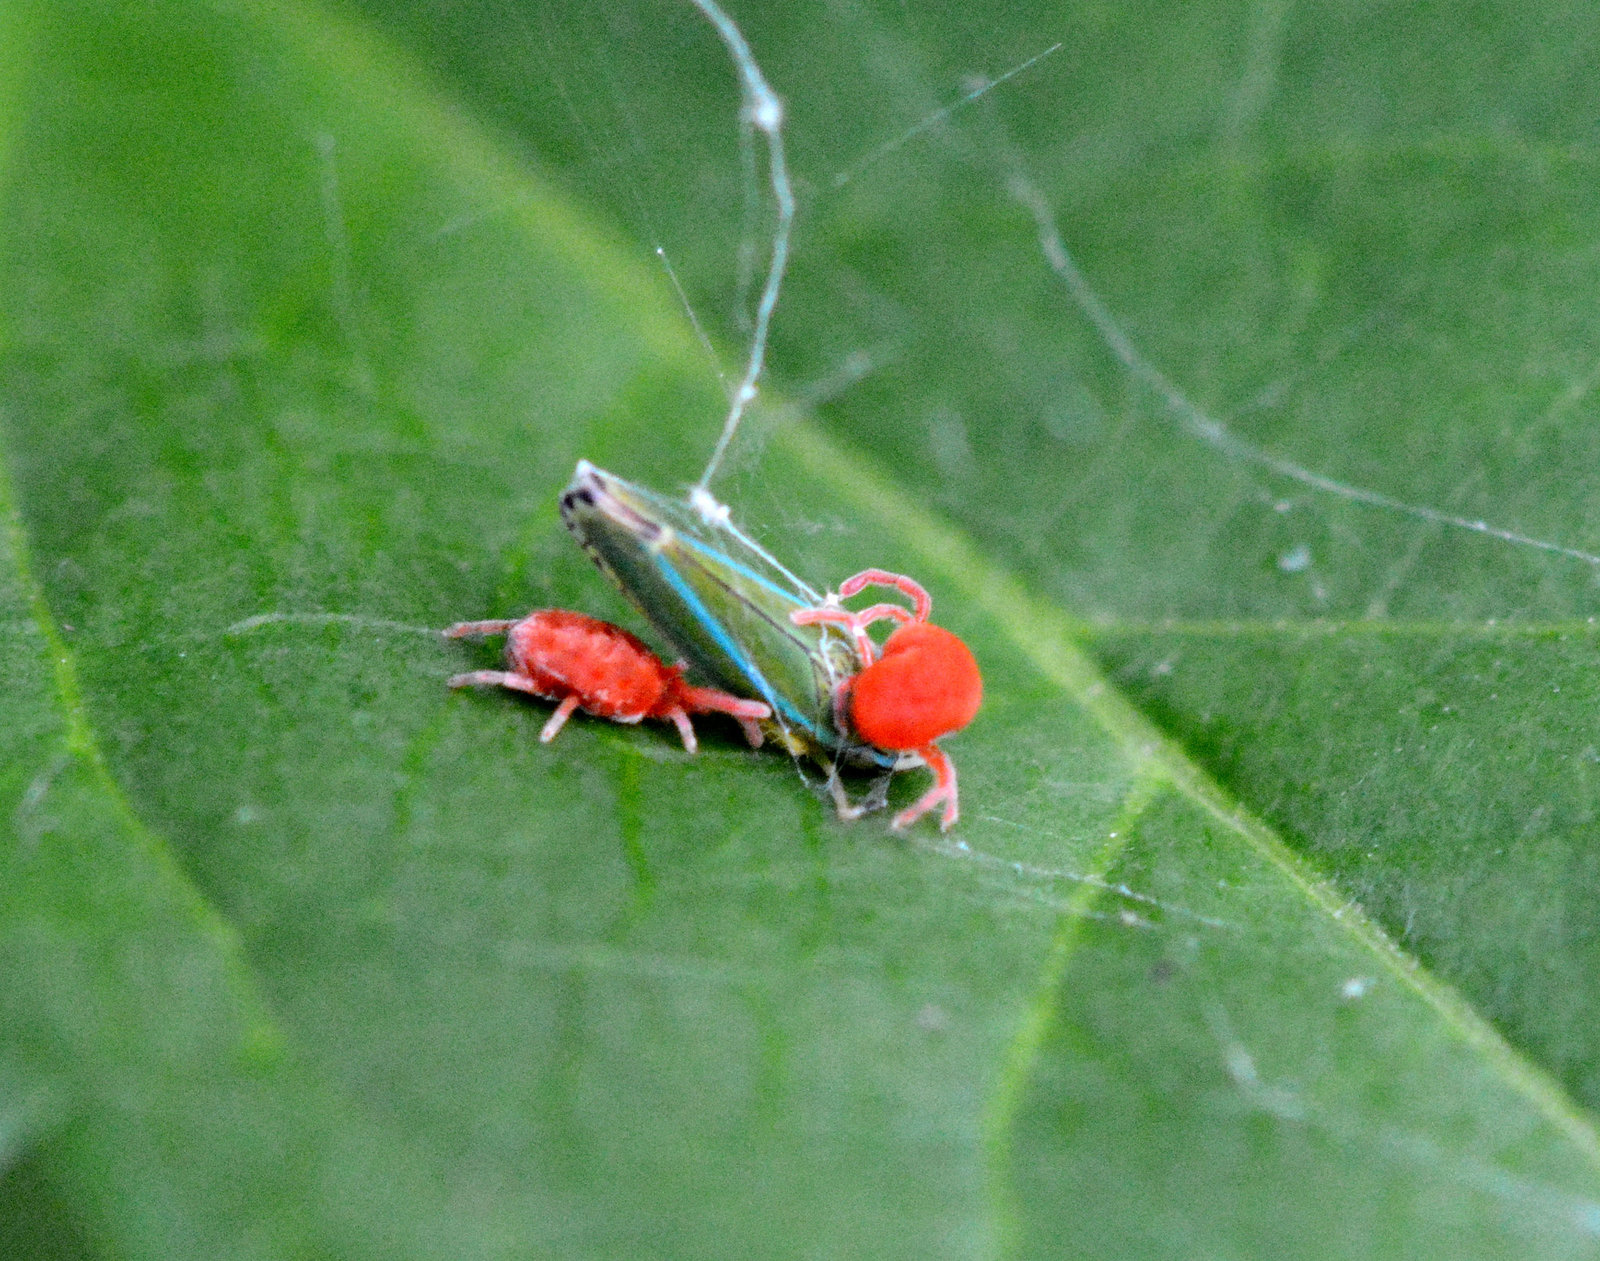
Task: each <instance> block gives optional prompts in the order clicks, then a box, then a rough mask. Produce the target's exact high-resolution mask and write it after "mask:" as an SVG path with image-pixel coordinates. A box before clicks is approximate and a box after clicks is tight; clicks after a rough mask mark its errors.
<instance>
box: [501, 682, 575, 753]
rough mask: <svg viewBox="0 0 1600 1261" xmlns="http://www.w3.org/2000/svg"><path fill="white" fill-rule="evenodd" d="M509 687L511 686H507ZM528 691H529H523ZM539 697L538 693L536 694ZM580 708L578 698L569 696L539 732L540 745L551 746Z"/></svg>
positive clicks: (557, 707)
mask: <svg viewBox="0 0 1600 1261" xmlns="http://www.w3.org/2000/svg"><path fill="white" fill-rule="evenodd" d="M507 686H509V684H508V685H507ZM522 690H524V691H526V690H527V689H526V688H524V689H522ZM535 695H538V693H535ZM577 708H578V698H577V697H576V696H569V697H567V699H566V700H564V701H562V702H561V704H559V705H557V706H556V712H555V713H553V714H551V715H550V721H549V722H547V723H545V725H544V726H543V728H541V729H540V731H539V743H540V744H549V743H550V741H552V740H554V739H555V738H556V736H557V735H559V734H560V732H561V728H563V727H565V726H566V725H567V719H569V718H571V717H572V711H573V710H575V709H577Z"/></svg>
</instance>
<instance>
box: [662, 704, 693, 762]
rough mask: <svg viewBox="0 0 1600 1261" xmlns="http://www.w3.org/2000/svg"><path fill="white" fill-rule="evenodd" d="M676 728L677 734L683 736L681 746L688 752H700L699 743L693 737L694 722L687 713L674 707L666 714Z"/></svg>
mask: <svg viewBox="0 0 1600 1261" xmlns="http://www.w3.org/2000/svg"><path fill="white" fill-rule="evenodd" d="M667 717H668V718H670V719H672V721H673V723H674V724H675V725H676V726H677V728H678V734H679V735H680V736H682V737H683V747H684V748H685V749H687V750H688V751H689V752H690V753H698V752H700V743H699V741H697V740H696V739H695V738H694V724H693V723H692V722H690V721H689V715H688V714H686V713H684V712H683V710H681V709H674V710H672V711H671V712H670V713H668V714H667Z"/></svg>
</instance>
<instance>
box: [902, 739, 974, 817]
mask: <svg viewBox="0 0 1600 1261" xmlns="http://www.w3.org/2000/svg"><path fill="white" fill-rule="evenodd" d="M917 756H918V757H920V758H921V759H922V760H923V761H924V762H926V763H927V764H928V769H929V770H930V771H932V772H933V787H932V788H930V789H928V791H927V792H925V793H923V794H922V796H921V797H919V798H918V799H917V800H916V801H914V802H912V803H911V804H910V805H909V806H907V807H906V808H905V809H904V810H902V811H901V812H900V813H899V814H897V815H895V816H894V822H892V823H891V824H890V825H889V826H890V827H892V828H894V829H895V830H896V831H898V830H899V829H901V828H906V827H910V826H911V825H912V824H913V823H915V822H916V821H917V820H918V819H920V818H921V817H922V816H923V815H925V814H927V813H928V811H930V810H932V809H933V808H934V807H935V806H936V805H938V804H939V803H940V802H941V801H942V802H944V816H943V817H942V818H941V819H940V820H939V830H940V831H941V832H948V831H949V830H950V829H951V828H953V827H954V826H955V824H956V819H957V818H958V817H960V813H961V812H960V809H959V807H958V806H957V804H956V768H955V766H954V764H952V763H951V761H950V759H949V758H948V757H946V756H945V754H944V750H943V749H941V748H940V747H939V746H938V745H936V744H926V745H923V747H922V748H920V749H918V750H917Z"/></svg>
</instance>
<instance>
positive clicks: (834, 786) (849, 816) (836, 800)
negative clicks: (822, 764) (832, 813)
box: [828, 766, 872, 823]
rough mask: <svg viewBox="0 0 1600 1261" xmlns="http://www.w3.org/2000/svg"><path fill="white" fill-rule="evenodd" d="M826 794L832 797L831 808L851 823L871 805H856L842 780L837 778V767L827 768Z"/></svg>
mask: <svg viewBox="0 0 1600 1261" xmlns="http://www.w3.org/2000/svg"><path fill="white" fill-rule="evenodd" d="M828 795H829V796H830V797H832V798H833V808H834V809H835V810H837V811H838V812H839V817H840V818H841V819H843V820H844V821H845V822H846V823H853V822H855V821H856V820H857V819H859V818H860V817H861V816H862V815H864V814H866V812H867V811H868V810H870V809H871V808H872V807H871V806H868V805H863V806H858V805H856V804H855V803H854V802H853V801H851V800H850V794H849V793H847V792H845V790H844V782H843V781H842V780H841V779H840V778H839V768H838V767H837V766H830V767H829V768H828Z"/></svg>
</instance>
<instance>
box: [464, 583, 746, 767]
mask: <svg viewBox="0 0 1600 1261" xmlns="http://www.w3.org/2000/svg"><path fill="white" fill-rule="evenodd" d="M445 635H446V636H448V637H449V638H451V639H465V638H468V637H470V636H477V635H504V636H505V637H506V664H507V665H508V666H509V667H510V669H508V670H475V671H472V672H471V673H468V674H458V675H456V676H455V677H454V678H452V679H451V680H450V686H451V687H504V688H510V689H511V690H513V691H517V692H528V693H530V694H531V695H534V696H542V697H544V698H545V699H546V700H552V701H559V702H560V704H559V705H557V706H556V711H555V713H553V714H551V715H550V721H549V722H547V723H545V725H544V730H543V731H541V732H540V733H539V739H540V740H542V741H543V742H544V743H546V744H548V743H549V742H550V741H551V740H554V739H555V738H556V735H557V733H558V732H559V731H560V730H561V728H562V727H563V726H565V725H566V721H567V719H568V718H570V717H571V716H572V711H573V710H575V709H581V710H583V711H584V712H585V713H589V714H593V715H595V717H597V718H609V719H611V721H612V722H622V723H635V722H640V721H642V720H644V719H646V718H664V719H667V720H669V721H671V722H672V723H674V724H676V726H677V728H678V733H679V735H681V736H682V737H683V747H684V748H686V749H688V750H689V752H690V753H693V752H695V751H696V749H697V748H698V743H697V742H696V740H695V737H694V725H693V724H692V723H691V722H690V721H689V715H690V714H709V713H721V714H731V715H732V716H733V717H735V718H737V719H738V720H739V723H740V725H741V726H743V728H744V732H745V736H746V738H747V739H748V740H749V741H750V744H751V746H752V747H755V748H759V747H760V745H761V739H762V736H761V728H760V727H758V726H757V725H756V723H757V720H759V719H762V718H769V717H771V715H772V711H771V710H770V709H769V708H767V706H766V705H764V704H762V703H761V702H759V701H751V700H744V699H741V698H740V697H737V696H730V695H729V694H728V693H727V692H722V691H718V690H717V689H716V688H710V687H695V686H693V685H692V684H690V683H688V682H686V681H685V679H684V677H683V668H682V667H681V666H669V665H668V664H667V663H666V662H664V661H662V660H661V658H660V657H658V656H656V654H655V653H653V652H651V651H650V649H649V647H648V646H647V645H646V644H645V643H644V642H643V641H642V640H640V639H639V638H638V637H637V636H635V635H631V634H629V633H628V632H627V631H625V630H623V629H622V627H620V626H613V625H612V624H611V623H610V622H602V621H601V620H600V619H599V618H597V617H590V616H589V615H588V614H586V613H573V612H571V611H569V610H567V609H536V610H535V611H534V612H532V613H529V614H528V615H527V616H526V617H524V618H522V619H520V620H518V621H495V622H458V623H456V624H455V625H454V626H452V627H450V629H449V630H447V631H445Z"/></svg>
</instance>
